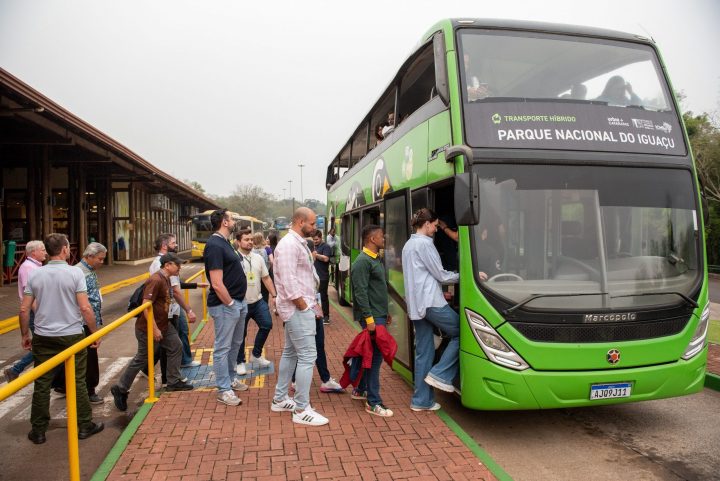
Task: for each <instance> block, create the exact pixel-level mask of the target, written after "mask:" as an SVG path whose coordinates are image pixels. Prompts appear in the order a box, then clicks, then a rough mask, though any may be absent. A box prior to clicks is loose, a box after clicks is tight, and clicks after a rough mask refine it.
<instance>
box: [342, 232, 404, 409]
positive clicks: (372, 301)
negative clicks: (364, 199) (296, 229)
mask: <svg viewBox="0 0 720 481" xmlns="http://www.w3.org/2000/svg"><path fill="white" fill-rule="evenodd" d="M362 240H363V250H362V252H361V253H360V255H358V257H357V258H356V259H355V262H354V263H353V265H352V269H351V270H350V272H351V274H350V279H351V282H352V292H353V315H354V317H355V320H356V321H358V322H359V323H360V325H361V326H362V327H363V329H367V330H368V331H370V335H374V334H375V326H378V325H380V326H385V325H388V324H390V323H391V322H392V317H391V316H390V314H389V313H388V292H387V284H386V281H385V268H384V267H383V262H382V259H381V258H380V256H379V252H380V249H383V248H385V232H384V231H383V229H382V227H380V226H379V225H372V224H371V225H368V226H365V227H364V228H363V231H362ZM382 362H383V357H382V353H381V352H380V349H378V347H377V345H375V342H374V341H373V359H372V367H371V368H370V371H369V372H365V373H364V374H363V377H362V380H361V381H360V384H359V385H358V387H357V389H355V390H353V391H352V398H353V399H366V401H365V411H367V412H368V413H370V414H374V415H376V416H382V417H390V416H392V415H393V412H392V411H391V410H390V409H388V408H387V407H385V405H384V404H383V402H382V399H381V398H380V366H381V365H382Z"/></svg>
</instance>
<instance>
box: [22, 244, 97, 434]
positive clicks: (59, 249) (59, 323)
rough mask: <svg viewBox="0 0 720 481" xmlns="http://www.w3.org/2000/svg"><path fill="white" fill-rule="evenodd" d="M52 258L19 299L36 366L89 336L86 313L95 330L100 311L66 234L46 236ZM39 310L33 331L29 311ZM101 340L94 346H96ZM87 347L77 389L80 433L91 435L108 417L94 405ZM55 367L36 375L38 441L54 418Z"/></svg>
mask: <svg viewBox="0 0 720 481" xmlns="http://www.w3.org/2000/svg"><path fill="white" fill-rule="evenodd" d="M45 249H46V250H47V253H48V256H49V258H50V260H49V262H48V264H47V266H45V267H42V268H40V269H36V270H34V271H33V272H32V273H31V274H30V277H29V279H28V282H27V286H26V287H25V297H24V298H23V301H22V304H21V305H20V333H21V335H22V347H23V348H24V349H28V350H29V349H30V348H31V347H32V352H33V359H34V360H35V367H37V366H39V365H40V364H42V363H43V362H45V361H47V360H48V359H50V358H52V357H53V356H55V355H56V354H59V353H61V352H62V351H64V350H65V349H67V348H69V347H71V346H72V345H74V344H76V343H78V342H80V341H82V340H83V339H85V333H84V332H83V319H84V320H85V323H86V325H87V327H88V329H89V330H90V332H95V331H96V329H97V328H96V326H95V316H94V314H93V310H92V307H91V306H90V302H89V301H88V296H87V285H86V284H85V276H84V275H83V273H82V271H81V270H80V269H78V268H77V267H74V266H69V265H68V263H67V259H68V257H70V242H69V241H68V238H67V236H65V234H50V235H49V236H47V238H45ZM33 303H35V305H36V306H37V310H36V311H35V332H34V333H33V334H32V336H31V334H30V311H31V309H32V306H33ZM99 344H100V341H99V340H98V341H96V342H95V343H94V345H93V347H97V346H98V345H99ZM86 360H87V350H86V349H83V350H82V351H79V352H78V353H77V354H75V389H76V395H77V398H76V399H77V424H78V437H79V438H80V439H85V438H88V437H90V436H92V435H94V434H97V433H99V432H100V431H102V430H103V428H104V425H103V423H94V422H93V420H92V408H91V407H90V401H89V399H88V393H87V386H86V385H85V370H86V367H87V364H86ZM52 377H53V373H52V371H51V372H47V373H45V374H43V375H42V376H40V377H39V378H38V379H36V380H35V390H34V392H33V398H32V410H31V412H30V424H31V425H32V430H31V431H30V432H29V433H28V439H30V441H32V442H33V443H35V444H42V443H44V442H45V441H46V438H45V432H46V431H47V428H48V424H49V423H50V383H51V382H52Z"/></svg>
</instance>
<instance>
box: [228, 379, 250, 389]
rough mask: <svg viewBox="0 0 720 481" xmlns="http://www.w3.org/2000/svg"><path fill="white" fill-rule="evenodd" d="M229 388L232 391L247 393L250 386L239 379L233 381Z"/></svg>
mask: <svg viewBox="0 0 720 481" xmlns="http://www.w3.org/2000/svg"><path fill="white" fill-rule="evenodd" d="M230 387H231V388H232V390H233V391H247V390H248V389H250V386H248V385H247V384H245V383H244V382H242V381H241V380H240V379H235V380H233V382H232V384H230Z"/></svg>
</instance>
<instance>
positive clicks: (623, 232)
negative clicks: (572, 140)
mask: <svg viewBox="0 0 720 481" xmlns="http://www.w3.org/2000/svg"><path fill="white" fill-rule="evenodd" d="M475 169H476V170H477V172H478V174H479V176H480V178H481V186H480V192H481V196H480V197H481V199H480V206H481V216H480V223H479V224H478V225H477V226H475V227H473V230H474V232H473V234H474V235H473V239H474V243H475V244H474V249H473V251H474V252H473V261H474V265H475V270H476V272H477V273H478V277H477V278H478V279H481V278H482V276H481V275H480V274H479V273H480V272H483V273H485V274H486V275H487V277H488V280H487V281H485V282H482V285H483V286H484V287H486V288H487V289H490V290H492V291H495V292H496V293H497V294H499V295H501V296H502V297H504V298H506V299H508V300H509V301H510V302H511V303H520V302H522V301H523V300H526V299H528V298H529V297H530V296H533V295H545V294H550V295H551V296H554V297H539V298H537V299H536V300H533V301H531V302H529V303H528V304H527V305H526V306H527V307H528V308H533V309H542V308H552V309H557V308H561V309H573V310H576V309H595V308H615V309H617V308H639V307H642V306H649V305H660V304H674V303H677V302H683V301H682V296H690V295H691V294H692V291H693V289H694V288H695V287H696V285H697V282H699V280H700V279H699V278H700V275H701V273H702V271H701V269H700V264H699V263H700V260H699V259H700V255H699V250H698V249H699V240H698V236H699V230H698V220H697V215H696V210H695V209H696V207H695V193H694V189H693V181H692V176H691V173H690V172H689V171H687V170H679V169H678V170H675V169H655V168H628V167H605V166H603V167H599V166H557V165H508V164H504V165H499V164H490V165H483V166H476V167H475ZM583 293H585V294H588V295H581V296H578V295H577V294H583ZM678 293H679V294H678ZM559 294H566V295H569V296H568V297H557V295H559Z"/></svg>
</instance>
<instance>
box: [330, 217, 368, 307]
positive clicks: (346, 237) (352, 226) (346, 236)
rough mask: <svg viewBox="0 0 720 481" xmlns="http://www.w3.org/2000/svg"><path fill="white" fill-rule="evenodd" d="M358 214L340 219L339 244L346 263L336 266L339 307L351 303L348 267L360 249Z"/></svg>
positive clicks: (343, 261) (342, 262) (342, 261)
mask: <svg viewBox="0 0 720 481" xmlns="http://www.w3.org/2000/svg"><path fill="white" fill-rule="evenodd" d="M360 229H361V227H360V212H359V211H358V212H352V213H348V214H345V215H344V216H343V217H342V234H341V235H340V244H341V249H342V255H343V257H346V258H347V261H345V260H342V259H341V262H340V265H339V266H338V270H339V272H338V280H337V286H336V288H337V291H338V302H340V305H341V306H349V305H350V303H351V302H352V292H351V289H350V265H351V264H352V263H353V262H354V261H355V259H356V258H357V256H358V254H359V253H360V250H361V249H362V241H361V239H360V237H361V233H360Z"/></svg>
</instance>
